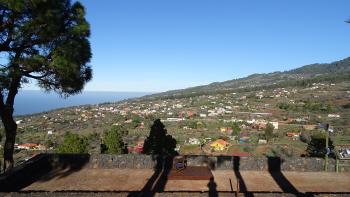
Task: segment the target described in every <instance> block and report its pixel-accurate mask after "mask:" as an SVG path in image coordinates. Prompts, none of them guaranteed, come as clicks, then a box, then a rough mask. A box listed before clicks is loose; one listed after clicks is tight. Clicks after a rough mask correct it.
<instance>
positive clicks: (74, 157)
mask: <svg viewBox="0 0 350 197" xmlns="http://www.w3.org/2000/svg"><path fill="white" fill-rule="evenodd" d="M89 160H90V155H88V154H40V155H37V156H35V157H34V158H32V159H30V160H29V161H27V162H26V163H24V164H22V165H20V166H17V167H15V168H14V169H13V171H12V172H11V173H9V174H3V175H1V176H0V191H1V192H14V191H19V190H21V189H23V188H25V187H27V186H28V185H30V184H32V183H33V182H37V181H40V182H45V181H48V180H50V179H53V178H63V177H66V176H68V175H70V174H72V173H74V172H77V171H79V170H81V169H82V168H83V167H84V166H85V165H86V164H87V163H89Z"/></svg>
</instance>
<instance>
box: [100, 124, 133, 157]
mask: <svg viewBox="0 0 350 197" xmlns="http://www.w3.org/2000/svg"><path fill="white" fill-rule="evenodd" d="M127 133H128V131H126V130H125V129H124V128H123V127H121V126H113V127H112V128H111V129H110V130H109V131H107V132H106V134H105V136H104V138H103V143H104V145H105V146H106V150H105V152H106V153H110V154H122V153H125V152H126V151H125V146H124V142H123V136H125V135H127Z"/></svg>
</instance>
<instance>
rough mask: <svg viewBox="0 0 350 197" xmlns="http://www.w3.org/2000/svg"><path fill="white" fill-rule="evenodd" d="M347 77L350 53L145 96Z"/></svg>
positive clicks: (217, 90) (202, 92) (289, 84)
mask: <svg viewBox="0 0 350 197" xmlns="http://www.w3.org/2000/svg"><path fill="white" fill-rule="evenodd" d="M343 80H350V57H348V58H345V59H343V60H339V61H335V62H331V63H324V64H310V65H305V66H302V67H300V68H296V69H293V70H289V71H284V72H273V73H267V74H252V75H249V76H248V77H244V78H239V79H233V80H228V81H224V82H215V83H211V84H208V85H203V86H196V87H191V88H187V89H180V90H171V91H167V92H163V93H158V94H153V95H150V96H146V97H145V98H157V97H186V96H193V95H202V94H211V93H218V92H226V91H228V92H229V91H242V90H243V91H244V90H247V89H254V88H262V87H264V88H269V87H270V88H275V87H282V86H305V85H308V84H309V83H313V82H323V81H330V82H337V81H343Z"/></svg>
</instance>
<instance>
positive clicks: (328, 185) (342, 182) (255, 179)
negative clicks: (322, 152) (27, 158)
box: [22, 169, 350, 193]
mask: <svg viewBox="0 0 350 197" xmlns="http://www.w3.org/2000/svg"><path fill="white" fill-rule="evenodd" d="M212 173H213V175H214V183H213V182H212V183H211V184H209V181H203V180H196V181H193V180H191V181H189V180H168V181H167V182H166V184H165V187H164V191H200V192H207V191H209V187H212V188H213V187H214V189H215V190H216V191H218V192H232V191H236V184H237V182H236V178H235V177H241V179H242V182H241V186H240V187H241V189H242V188H243V189H246V190H247V191H250V192H285V190H286V188H289V189H290V188H291V187H292V189H294V190H297V191H298V192H301V193H304V192H322V193H323V192H325V193H328V192H330V193H334V192H342V193H343V192H350V184H349V183H350V173H326V172H281V173H277V174H270V173H269V172H267V171H264V172H262V171H240V172H239V173H238V174H237V173H236V174H235V172H234V171H230V170H215V171H212ZM153 174H154V171H153V170H151V169H82V170H80V171H77V172H74V173H71V174H69V175H65V176H57V177H51V178H50V179H47V178H43V179H39V180H38V181H36V182H34V183H32V184H30V185H29V186H27V187H25V188H23V189H22V191H125V192H127V191H140V190H142V188H143V187H144V186H145V185H146V184H147V183H148V182H149V179H150V177H152V175H153ZM285 182H286V183H285Z"/></svg>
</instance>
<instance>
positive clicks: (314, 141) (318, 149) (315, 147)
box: [306, 132, 334, 157]
mask: <svg viewBox="0 0 350 197" xmlns="http://www.w3.org/2000/svg"><path fill="white" fill-rule="evenodd" d="M329 148H330V150H332V149H334V146H333V141H332V140H331V139H330V138H329ZM306 151H307V153H308V155H309V156H310V157H324V156H325V154H326V152H327V150H326V133H325V132H318V133H314V134H313V135H311V139H310V142H309V143H308V146H307V149H306Z"/></svg>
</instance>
